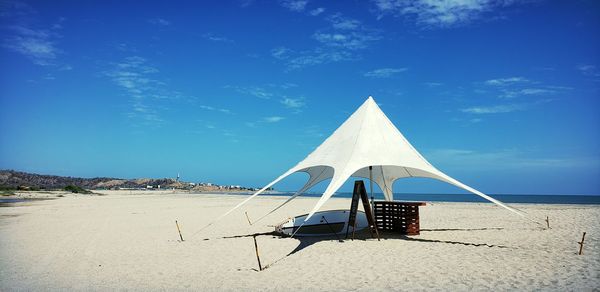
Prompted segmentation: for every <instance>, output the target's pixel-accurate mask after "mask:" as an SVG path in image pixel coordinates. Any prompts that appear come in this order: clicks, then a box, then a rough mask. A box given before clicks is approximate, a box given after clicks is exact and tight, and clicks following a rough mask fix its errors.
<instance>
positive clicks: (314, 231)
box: [275, 210, 369, 236]
mask: <svg viewBox="0 0 600 292" xmlns="http://www.w3.org/2000/svg"><path fill="white" fill-rule="evenodd" d="M306 216H308V214H304V215H300V216H296V217H294V218H289V219H288V220H286V221H284V222H282V223H280V224H278V225H277V226H275V232H277V233H280V234H282V235H287V236H291V235H292V234H293V233H294V232H296V230H298V228H300V230H298V231H297V232H296V234H295V235H294V236H327V235H340V234H341V235H345V234H346V228H347V227H348V217H349V216H350V210H329V211H320V212H316V213H315V214H314V215H313V216H312V217H310V219H308V221H306V222H304V220H305V219H306ZM367 227H369V223H368V222H367V216H366V215H365V213H364V212H363V211H358V212H357V213H356V231H359V230H361V229H364V228H367ZM353 230H354V226H350V228H348V232H349V233H352V231H353Z"/></svg>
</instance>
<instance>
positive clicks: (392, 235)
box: [383, 228, 510, 248]
mask: <svg viewBox="0 0 600 292" xmlns="http://www.w3.org/2000/svg"><path fill="white" fill-rule="evenodd" d="M493 229H494V228H492V230H493ZM458 230H461V231H472V230H469V229H458ZM473 230H488V229H487V228H481V229H473ZM421 231H453V229H441V230H435V229H434V230H424V229H421ZM383 235H384V238H385V239H386V240H389V239H398V240H406V241H417V242H428V243H447V244H458V245H465V246H475V247H488V248H510V247H508V246H505V245H498V244H488V243H474V242H462V241H451V240H438V239H425V238H418V237H414V236H407V235H403V234H397V233H389V232H385V233H383Z"/></svg>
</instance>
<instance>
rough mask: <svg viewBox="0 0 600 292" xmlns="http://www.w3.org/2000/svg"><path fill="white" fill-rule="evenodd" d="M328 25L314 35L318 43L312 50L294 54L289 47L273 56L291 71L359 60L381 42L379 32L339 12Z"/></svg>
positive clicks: (330, 18) (277, 50) (332, 16)
mask: <svg viewBox="0 0 600 292" xmlns="http://www.w3.org/2000/svg"><path fill="white" fill-rule="evenodd" d="M326 20H327V21H328V23H329V26H328V27H326V28H323V29H319V30H317V31H315V32H314V33H313V34H312V38H313V39H314V40H315V41H317V44H318V45H317V46H316V47H315V48H313V49H308V50H303V51H298V52H297V51H294V50H292V49H289V48H286V47H283V46H281V47H277V48H274V49H273V50H271V55H272V56H273V57H274V58H276V59H278V60H280V61H282V62H283V63H285V65H286V67H287V69H288V70H295V69H301V68H304V67H307V66H313V65H319V64H326V63H333V62H340V61H348V60H356V59H359V58H360V55H359V54H358V52H359V51H360V50H364V49H366V48H368V47H369V46H370V45H371V44H372V43H373V42H375V41H378V40H380V39H381V36H380V32H379V31H378V30H374V29H370V28H367V27H365V26H364V25H363V24H362V23H361V22H360V21H358V20H355V19H351V18H348V17H344V16H342V15H341V14H340V13H336V14H334V15H331V16H329V17H327V18H326Z"/></svg>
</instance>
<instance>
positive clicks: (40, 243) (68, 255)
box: [0, 191, 600, 291]
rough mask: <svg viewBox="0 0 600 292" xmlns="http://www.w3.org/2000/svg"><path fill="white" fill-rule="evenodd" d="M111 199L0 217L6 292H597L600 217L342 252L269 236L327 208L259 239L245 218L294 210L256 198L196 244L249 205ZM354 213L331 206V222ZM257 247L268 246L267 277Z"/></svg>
mask: <svg viewBox="0 0 600 292" xmlns="http://www.w3.org/2000/svg"><path fill="white" fill-rule="evenodd" d="M105 194H106V195H105V196H90V195H73V194H65V195H64V197H60V198H56V199H53V200H44V201H33V202H22V203H16V204H14V205H12V206H9V207H2V208H0V258H1V259H2V260H1V261H0V290H2V291H15V290H46V289H49V290H116V289H119V290H121V289H125V290H200V291H205V290H231V291H240V290H242V291H249V290H250V291H257V290H261V291H262V290H274V291H283V290H285V291H287V290H301V291H305V290H311V291H314V290H327V291H334V290H335V291H339V290H360V291H373V290H451V291H457V290H458V291H465V290H515V289H518V290H555V291H565V290H571V291H572V290H577V291H598V290H599V289H600V244H599V243H598V240H599V239H600V235H599V234H600V206H593V205H543V204H511V205H512V206H514V207H516V208H518V209H520V210H523V211H525V212H527V213H528V214H529V215H530V216H531V217H532V218H535V219H538V220H540V221H542V220H543V219H545V218H546V216H549V218H550V224H551V227H552V228H551V229H543V228H540V226H538V225H536V224H533V223H531V222H529V221H527V220H523V219H522V218H520V217H518V216H515V215H514V214H512V213H510V212H507V211H506V210H504V209H502V208H499V207H496V206H494V205H492V204H479V203H436V202H434V203H428V205H427V206H425V207H421V234H420V235H418V236H410V237H406V236H387V238H385V239H382V240H381V241H377V240H376V239H371V238H369V237H367V236H366V235H364V234H362V235H361V236H359V238H358V239H357V240H354V241H351V240H344V241H343V242H339V241H338V240H336V239H335V238H321V239H305V238H281V237H278V236H274V235H273V234H270V233H271V232H272V231H273V227H271V226H269V225H274V224H276V223H279V222H281V221H283V220H285V219H286V218H288V217H290V216H295V215H299V214H303V213H306V212H308V211H309V210H310V208H312V206H313V205H314V204H315V202H316V200H317V198H299V199H297V200H295V201H294V202H292V203H290V204H289V205H287V206H285V207H283V208H282V209H280V210H279V211H277V212H276V213H274V214H272V215H270V216H269V217H267V218H265V219H264V220H263V221H261V222H259V223H258V224H256V225H253V226H250V225H249V224H248V221H247V219H246V216H245V215H244V212H246V211H247V212H248V215H249V217H250V218H258V217H260V216H261V215H263V214H264V213H266V212H267V211H269V210H270V209H271V208H273V207H274V206H276V205H277V204H278V203H280V202H282V201H283V200H285V199H286V197H275V196H262V197H260V196H259V197H258V198H256V199H255V200H253V201H251V202H250V203H249V204H248V205H247V206H246V207H244V208H242V210H240V211H238V212H234V213H232V214H231V215H230V216H228V217H226V218H225V219H224V220H222V221H221V222H219V223H217V224H215V225H214V226H211V227H210V228H208V229H205V230H203V231H202V232H199V233H197V231H198V230H199V229H200V228H201V227H202V226H204V225H205V224H206V223H208V222H209V221H210V220H211V218H214V217H216V216H218V215H220V214H222V213H223V212H225V211H226V210H228V209H229V208H231V207H232V206H234V205H235V204H237V203H238V202H240V201H241V200H242V199H243V198H244V197H243V196H238V195H210V194H201V195H191V194H177V193H169V192H164V193H156V192H146V193H143V194H137V195H136V194H135V193H130V192H127V191H126V192H119V191H109V192H105ZM25 196H26V195H25ZM48 196H55V195H48ZM349 204H350V199H349V198H333V199H331V200H329V201H328V202H327V203H326V205H325V206H324V208H323V210H327V209H347V208H348V206H349ZM175 220H177V221H178V222H179V224H180V227H181V231H182V235H183V237H184V240H185V241H184V242H180V240H179V235H178V233H177V228H176V226H175ZM584 231H585V232H587V235H586V238H585V245H584V249H583V255H577V251H578V249H579V245H578V244H577V241H580V240H581V235H582V233H583V232H584ZM252 234H264V235H259V236H257V242H258V247H259V251H260V257H261V261H262V265H263V267H265V266H266V267H267V268H266V269H264V270H263V271H260V272H259V271H257V270H258V264H257V260H256V255H255V250H254V241H253V237H252Z"/></svg>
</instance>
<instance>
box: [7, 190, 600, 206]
mask: <svg viewBox="0 0 600 292" xmlns="http://www.w3.org/2000/svg"><path fill="white" fill-rule="evenodd" d="M92 192H93V193H92V194H77V193H71V192H68V191H16V192H14V193H13V194H11V195H6V194H3V195H1V196H0V201H1V200H2V199H7V200H13V199H24V200H29V199H32V200H35V199H59V198H64V197H73V196H143V195H148V196H161V195H169V194H177V195H179V196H182V195H190V196H227V197H229V196H239V197H241V198H246V197H248V196H249V195H250V194H251V193H246V192H189V191H178V190H175V191H173V190H160V191H159V190H93V191H92ZM397 195H399V196H402V195H406V194H397ZM421 195H423V196H425V197H426V196H428V195H434V196H436V195H438V194H417V195H413V196H412V197H413V198H414V197H415V196H417V197H418V196H421ZM456 195H457V196H469V197H473V198H476V199H477V200H471V201H460V200H435V199H434V200H427V197H426V198H424V199H422V200H421V199H420V200H411V199H410V198H409V199H396V200H395V201H405V202H416V201H418V202H427V203H428V204H433V203H466V204H491V205H493V203H491V202H489V201H485V200H480V199H479V197H476V196H475V195H469V194H467V195H465V194H456ZM289 196H291V193H285V192H275V193H274V192H271V193H263V194H260V195H259V196H257V198H264V197H272V198H287V197H289ZM438 196H449V197H450V198H452V196H454V194H439V195H438ZM505 196H512V197H519V196H528V195H505ZM530 196H540V197H549V198H551V197H556V196H561V197H569V198H570V197H571V196H572V197H573V198H577V197H593V200H592V201H591V202H543V201H542V202H511V201H506V200H502V199H499V200H500V201H502V202H504V203H506V204H510V205H575V206H581V205H590V206H598V205H600V196H591V195H530ZM319 197H320V195H318V194H308V195H302V196H299V197H297V198H296V199H295V200H297V199H300V198H312V199H316V198H319ZM492 197H494V196H492ZM350 198H351V195H347V194H346V193H342V195H334V196H333V197H332V199H350ZM494 198H495V197H494ZM380 199H381V198H378V199H376V200H380Z"/></svg>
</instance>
